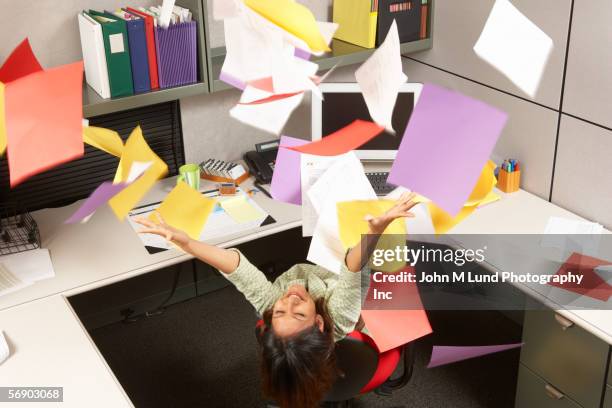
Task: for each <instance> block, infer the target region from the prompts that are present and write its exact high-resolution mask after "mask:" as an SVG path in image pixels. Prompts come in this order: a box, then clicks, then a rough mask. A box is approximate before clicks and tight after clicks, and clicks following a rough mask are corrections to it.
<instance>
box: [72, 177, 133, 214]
mask: <svg viewBox="0 0 612 408" xmlns="http://www.w3.org/2000/svg"><path fill="white" fill-rule="evenodd" d="M127 186H129V184H128V183H117V184H113V183H112V182H110V181H105V182H104V183H102V184H100V185H99V186H98V188H96V189H95V191H94V192H93V193H91V195H90V196H89V197H88V198H87V200H85V202H84V203H83V204H82V205H81V206H80V207H79V209H78V210H76V212H75V213H74V214H72V216H71V217H70V218H68V219H67V220H66V221H64V223H65V224H76V223H77V222H81V221H82V220H84V219H85V218H87V217H89V216H90V215H92V214H93V213H94V212H95V211H96V210H97V209H98V207H100V206H102V205H104V204H106V202H108V200H110V199H111V198H113V197H114V196H116V195H117V194H119V193H120V192H121V191H122V190H123V189H124V188H126V187H127Z"/></svg>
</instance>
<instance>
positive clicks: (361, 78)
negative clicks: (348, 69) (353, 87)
mask: <svg viewBox="0 0 612 408" xmlns="http://www.w3.org/2000/svg"><path fill="white" fill-rule="evenodd" d="M355 79H356V80H357V83H358V84H359V88H360V89H361V93H362V94H363V98H364V99H365V102H366V105H367V107H368V111H369V112H370V116H371V117H372V119H373V120H374V122H376V123H378V124H379V125H381V126H384V127H385V128H386V129H387V130H389V131H391V132H394V133H395V131H394V130H393V126H392V124H391V119H392V116H393V109H394V108H395V101H396V100H397V94H398V92H399V90H400V87H401V86H402V84H403V83H405V82H406V80H407V79H408V77H406V75H405V74H404V72H403V71H402V56H401V54H400V40H399V34H398V32H397V23H396V22H395V20H393V24H392V25H391V28H390V29H389V32H388V33H387V37H386V38H385V41H384V42H383V43H382V44H381V45H380V46H379V47H378V49H377V50H376V51H374V54H372V55H371V56H370V58H368V59H367V60H366V61H365V62H364V63H363V64H362V65H361V66H360V67H359V68H358V69H357V70H356V71H355Z"/></svg>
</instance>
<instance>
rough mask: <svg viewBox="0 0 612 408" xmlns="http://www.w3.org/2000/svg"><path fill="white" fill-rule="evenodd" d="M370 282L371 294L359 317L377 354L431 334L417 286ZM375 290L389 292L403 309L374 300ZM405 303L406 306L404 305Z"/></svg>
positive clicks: (409, 269)
mask: <svg viewBox="0 0 612 408" xmlns="http://www.w3.org/2000/svg"><path fill="white" fill-rule="evenodd" d="M403 271H410V272H412V271H413V269H412V268H410V267H408V268H404V269H403ZM403 271H400V272H403ZM400 272H396V273H395V274H398V273H400ZM372 273H374V271H372ZM370 279H371V284H370V290H369V292H368V295H367V296H366V299H365V302H364V305H363V308H362V310H361V317H362V318H363V321H364V323H365V326H366V328H367V329H368V333H369V335H370V337H371V338H372V339H373V340H374V342H375V343H376V346H377V347H378V351H379V352H381V353H383V352H385V351H387V350H391V349H394V348H396V347H399V346H401V345H403V344H406V343H409V342H411V341H413V340H416V339H418V338H421V337H423V336H426V335H428V334H430V333H431V332H432V329H431V325H430V324H429V319H428V318H427V313H426V312H425V310H424V309H423V304H422V303H421V296H420V295H419V290H418V287H417V285H416V283H388V282H385V283H377V282H374V281H373V277H371V278H370ZM374 289H377V290H378V291H385V292H388V291H391V292H392V293H393V297H394V299H397V300H398V302H400V303H401V304H402V305H403V307H404V309H403V310H394V309H390V307H394V306H393V303H391V305H389V304H387V303H382V302H389V301H381V300H374V299H373V293H374ZM407 299H409V301H408V303H409V305H406V300H407ZM378 302H381V303H378Z"/></svg>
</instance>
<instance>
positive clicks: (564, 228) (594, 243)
mask: <svg viewBox="0 0 612 408" xmlns="http://www.w3.org/2000/svg"><path fill="white" fill-rule="evenodd" d="M603 229H604V228H603V226H602V225H601V224H598V223H595V222H589V221H580V220H572V219H568V218H562V217H550V218H549V219H548V223H547V224H546V228H545V229H544V236H543V237H542V246H543V247H548V248H558V249H560V250H562V251H564V252H566V253H572V252H578V253H581V254H584V255H589V256H598V255H599V244H600V240H601V233H602V232H603Z"/></svg>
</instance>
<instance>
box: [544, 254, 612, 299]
mask: <svg viewBox="0 0 612 408" xmlns="http://www.w3.org/2000/svg"><path fill="white" fill-rule="evenodd" d="M602 265H612V262H610V261H605V260H603V259H597V258H593V257H590V256H586V255H582V254H579V253H576V252H574V253H573V254H572V255H571V256H570V257H569V258H567V260H566V261H565V263H564V264H563V265H561V268H559V270H558V271H557V273H556V275H567V274H568V273H569V272H572V273H573V274H579V275H582V276H584V278H583V279H582V282H581V283H580V284H577V283H566V284H563V285H561V284H559V283H553V282H550V283H549V285H551V286H555V287H558V288H562V289H565V290H569V291H570V292H574V293H578V294H580V295H584V296H589V297H592V298H593V299H597V300H601V301H602V302H607V301H608V299H609V298H610V296H612V286H610V284H608V283H607V282H606V281H605V280H603V279H602V278H601V277H600V276H599V275H598V274H597V272H595V268H596V267H598V266H602Z"/></svg>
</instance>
